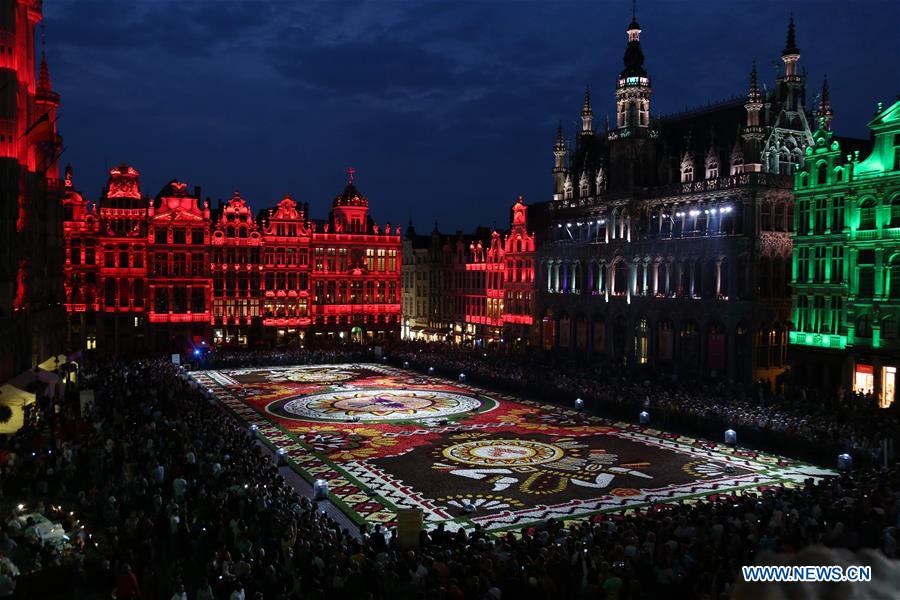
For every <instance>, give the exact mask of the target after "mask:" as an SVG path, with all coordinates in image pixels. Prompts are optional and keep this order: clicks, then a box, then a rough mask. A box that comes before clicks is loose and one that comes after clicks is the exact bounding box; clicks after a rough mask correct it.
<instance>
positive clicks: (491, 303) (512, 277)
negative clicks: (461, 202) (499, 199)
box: [464, 197, 535, 345]
mask: <svg viewBox="0 0 900 600" xmlns="http://www.w3.org/2000/svg"><path fill="white" fill-rule="evenodd" d="M512 212H513V218H512V228H511V229H510V232H509V233H508V234H506V235H505V236H503V235H501V234H500V233H499V232H497V231H493V232H492V233H491V240H490V242H489V243H488V245H487V246H485V245H484V244H483V243H482V242H481V241H478V242H472V243H471V244H470V245H469V261H468V262H467V263H466V275H467V278H466V289H465V291H464V295H465V307H466V324H467V329H468V330H469V333H470V334H471V335H473V336H474V339H475V340H476V343H477V342H478V340H480V341H481V343H483V344H488V345H490V344H493V343H496V342H500V343H509V344H514V345H517V344H524V343H528V342H529V340H530V339H531V336H532V334H533V331H534V330H533V327H532V325H533V322H534V300H533V289H534V256H535V248H534V235H533V234H530V233H528V228H527V217H528V207H527V206H526V205H525V204H524V203H523V202H522V198H521V197H520V198H519V200H518V201H517V202H516V203H515V204H514V205H513V207H512Z"/></svg>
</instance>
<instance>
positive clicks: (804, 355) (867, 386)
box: [790, 86, 900, 407]
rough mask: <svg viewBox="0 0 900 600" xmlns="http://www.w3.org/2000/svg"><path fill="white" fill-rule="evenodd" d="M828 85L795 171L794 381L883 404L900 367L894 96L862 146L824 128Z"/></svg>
mask: <svg viewBox="0 0 900 600" xmlns="http://www.w3.org/2000/svg"><path fill="white" fill-rule="evenodd" d="M827 91H828V90H827V86H826V87H825V88H824V89H823V94H822V102H821V105H820V108H819V115H818V116H819V128H818V131H816V132H815V134H814V135H813V139H814V142H813V145H812V146H811V147H809V148H807V150H806V156H805V159H804V161H803V167H802V168H801V169H800V170H798V172H797V174H796V176H795V192H794V223H795V225H794V235H793V240H794V248H793V279H792V291H793V306H792V308H793V313H792V314H793V319H792V321H793V328H792V331H791V333H790V342H791V352H792V362H793V364H794V373H795V380H796V381H797V382H798V383H799V384H800V385H806V386H809V387H817V388H821V389H824V390H834V389H837V388H838V387H843V388H844V389H845V390H848V391H858V392H862V393H871V394H873V395H874V396H875V397H876V398H877V399H878V402H879V404H880V405H881V406H883V407H886V406H889V405H890V404H891V403H892V402H894V401H895V400H897V398H898V392H897V383H898V369H900V339H898V329H900V101H898V102H895V103H894V104H893V105H892V106H890V107H888V108H882V107H881V105H879V109H878V112H877V114H876V116H875V118H874V119H873V120H872V121H871V122H870V123H869V129H871V130H872V140H871V141H868V140H867V141H866V142H865V143H864V145H861V144H860V142H861V140H848V139H843V138H838V136H836V135H835V134H834V133H833V132H832V131H831V107H830V104H829V102H828V93H827Z"/></svg>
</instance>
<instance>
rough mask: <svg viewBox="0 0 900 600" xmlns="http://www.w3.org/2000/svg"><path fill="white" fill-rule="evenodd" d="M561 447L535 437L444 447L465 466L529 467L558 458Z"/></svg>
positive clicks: (448, 453)
mask: <svg viewBox="0 0 900 600" xmlns="http://www.w3.org/2000/svg"><path fill="white" fill-rule="evenodd" d="M563 454H564V452H563V450H562V448H559V447H557V446H553V445H551V444H544V443H542V442H536V441H534V440H472V441H470V442H463V443H461V444H454V445H453V446H449V447H447V448H444V451H443V455H444V457H445V458H448V459H450V460H454V461H456V462H461V463H465V464H467V465H480V466H498V465H512V466H517V467H521V466H531V465H540V464H544V463H548V462H553V461H555V460H559V459H560V458H562V457H563Z"/></svg>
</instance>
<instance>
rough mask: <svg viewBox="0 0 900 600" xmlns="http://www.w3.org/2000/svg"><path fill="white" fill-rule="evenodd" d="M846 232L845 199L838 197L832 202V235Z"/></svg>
mask: <svg viewBox="0 0 900 600" xmlns="http://www.w3.org/2000/svg"><path fill="white" fill-rule="evenodd" d="M843 230H844V198H843V197H842V196H836V197H834V198H832V200H831V233H840V232H841V231H843Z"/></svg>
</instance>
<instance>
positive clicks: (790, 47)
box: [781, 13, 800, 56]
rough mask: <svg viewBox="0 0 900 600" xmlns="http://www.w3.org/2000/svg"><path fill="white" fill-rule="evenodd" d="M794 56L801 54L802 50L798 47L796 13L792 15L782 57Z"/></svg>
mask: <svg viewBox="0 0 900 600" xmlns="http://www.w3.org/2000/svg"><path fill="white" fill-rule="evenodd" d="M794 54H800V48H798V47H797V32H796V28H795V27H794V13H791V19H790V21H788V28H787V43H786V44H785V46H784V50H782V52H781V56H790V55H794Z"/></svg>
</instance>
